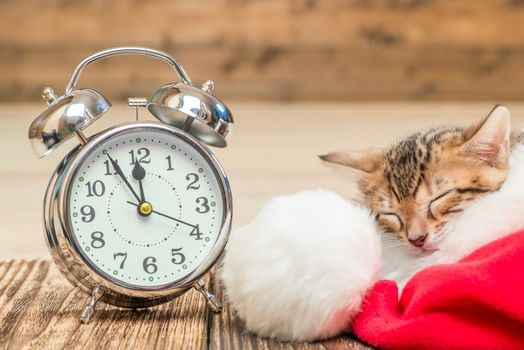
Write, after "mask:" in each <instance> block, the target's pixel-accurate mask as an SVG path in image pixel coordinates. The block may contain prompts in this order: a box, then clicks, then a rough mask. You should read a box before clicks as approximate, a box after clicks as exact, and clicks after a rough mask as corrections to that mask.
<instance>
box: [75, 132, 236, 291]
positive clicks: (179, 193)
mask: <svg viewBox="0 0 524 350" xmlns="http://www.w3.org/2000/svg"><path fill="white" fill-rule="evenodd" d="M220 176H222V175H221V173H220V172H219V171H218V170H217V169H216V168H215V167H214V166H213V165H212V163H211V161H210V159H209V156H208V155H207V154H203V153H201V152H200V151H198V150H197V149H196V148H194V147H193V146H191V144H190V143H189V142H187V141H185V140H183V139H182V138H180V137H177V136H176V135H174V134H172V133H170V132H168V131H165V130H163V129H161V128H158V129H154V128H146V129H144V128H142V129H138V128H137V129H135V130H133V129H131V130H129V129H127V130H125V131H122V132H120V133H117V134H116V135H114V136H112V137H111V138H110V139H107V140H105V141H102V142H101V143H100V144H99V145H97V146H96V147H95V148H93V150H92V151H91V152H90V153H89V154H88V155H87V156H85V157H83V160H82V161H81V163H80V165H79V166H78V168H77V170H76V171H75V173H74V175H73V178H72V180H71V182H70V183H71V186H70V187H69V192H68V193H69V194H68V204H67V205H68V208H67V216H68V218H69V220H70V226H71V231H72V232H71V234H72V236H73V240H74V242H75V244H76V246H77V247H76V248H77V250H78V251H79V252H80V254H81V255H82V257H83V258H84V260H86V261H87V262H88V263H89V265H90V266H91V267H92V269H94V270H95V271H96V272H97V273H98V274H99V275H102V276H103V277H105V278H106V279H109V280H111V281H113V282H115V283H117V284H120V285H123V286H126V287H131V288H140V289H157V288H161V287H162V286H164V285H168V284H172V283H173V282H176V281H178V280H180V279H182V278H184V277H185V276H187V275H189V274H190V273H191V272H193V271H194V270H195V269H196V268H197V267H198V266H199V265H200V264H201V263H202V262H203V261H204V259H205V258H206V257H207V256H208V255H209V254H210V252H211V250H212V248H213V245H214V243H215V241H216V240H217V238H218V236H219V234H220V232H221V229H222V225H223V221H224V212H225V210H226V209H225V199H224V190H223V187H222V182H221V178H220Z"/></svg>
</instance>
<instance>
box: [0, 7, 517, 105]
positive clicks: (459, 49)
mask: <svg viewBox="0 0 524 350" xmlns="http://www.w3.org/2000/svg"><path fill="white" fill-rule="evenodd" d="M119 45H144V46H151V47H154V48H158V49H161V50H166V51H168V52H169V53H172V54H173V55H175V56H176V57H177V58H178V59H179V60H180V61H181V63H182V64H183V66H184V67H185V68H186V70H187V71H188V73H189V74H190V76H191V78H192V80H193V81H194V82H195V83H201V82H202V81H204V80H205V79H208V78H212V79H214V80H215V81H216V82H217V95H219V96H220V97H222V98H224V99H227V100H278V101H288V100H316V101H321V100H347V101H358V100H461V101H464V100H490V101H491V100H522V99H523V97H524V69H523V66H524V1H523V0H478V1H475V0H454V1H450V0H331V1H317V0H177V1H172V0H171V1H170V0H140V1H111V0H93V1H73V0H4V1H1V2H0V47H1V49H0V76H1V77H2V78H1V79H0V101H14V100H17V101H35V100H38V98H39V95H40V89H41V87H42V86H44V85H52V86H53V87H54V88H55V89H56V90H57V91H58V92H61V91H62V90H63V89H64V87H65V85H66V83H67V81H68V79H69V77H70V74H71V72H72V70H73V68H74V67H75V66H76V64H77V63H78V62H79V61H80V60H81V59H82V58H83V57H84V56H86V55H88V54H90V53H92V52H94V51H97V50H99V49H103V48H107V47H111V46H119ZM88 73H89V74H84V75H83V76H82V78H81V80H80V82H81V84H80V85H83V86H91V87H95V88H97V89H99V90H101V91H102V92H103V93H104V94H106V95H108V97H112V98H115V97H116V98H122V99H123V98H126V97H127V96H130V95H139V96H140V95H148V94H149V93H151V92H152V91H153V89H154V88H156V87H158V86H159V85H161V84H163V83H167V82H170V81H173V80H175V78H176V77H175V76H174V75H173V74H172V73H171V71H170V69H169V68H168V66H167V65H165V64H164V63H162V62H155V61H154V60H147V59H143V58H134V57H132V58H122V57H120V58H114V59H112V60H110V61H108V60H106V61H103V62H98V63H97V64H95V65H94V66H92V67H90V69H89V70H88Z"/></svg>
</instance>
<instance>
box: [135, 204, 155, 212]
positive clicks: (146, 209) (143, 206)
mask: <svg viewBox="0 0 524 350" xmlns="http://www.w3.org/2000/svg"><path fill="white" fill-rule="evenodd" d="M138 210H140V213H141V214H142V215H149V214H151V212H152V211H153V206H152V205H151V203H149V202H144V203H142V204H140V206H139V207H138Z"/></svg>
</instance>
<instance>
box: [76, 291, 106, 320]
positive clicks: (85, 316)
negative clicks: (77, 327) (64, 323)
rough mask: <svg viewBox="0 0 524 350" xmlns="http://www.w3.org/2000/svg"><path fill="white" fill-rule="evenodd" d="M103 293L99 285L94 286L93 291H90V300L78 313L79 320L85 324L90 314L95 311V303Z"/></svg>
mask: <svg viewBox="0 0 524 350" xmlns="http://www.w3.org/2000/svg"><path fill="white" fill-rule="evenodd" d="M102 295H104V291H103V290H102V288H100V287H95V288H94V289H93V291H92V292H91V300H89V303H88V304H87V305H86V306H85V307H84V309H83V310H82V312H81V313H80V322H82V323H83V324H86V323H88V322H89V320H90V319H91V316H93V312H95V307H96V303H97V302H98V300H99V299H100V298H101V297H102Z"/></svg>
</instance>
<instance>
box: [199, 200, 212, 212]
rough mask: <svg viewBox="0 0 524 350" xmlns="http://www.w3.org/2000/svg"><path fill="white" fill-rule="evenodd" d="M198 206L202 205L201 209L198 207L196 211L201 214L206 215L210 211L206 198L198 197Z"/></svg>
mask: <svg viewBox="0 0 524 350" xmlns="http://www.w3.org/2000/svg"><path fill="white" fill-rule="evenodd" d="M196 202H197V204H200V207H196V211H197V212H199V213H200V214H205V213H207V212H208V211H209V209H210V208H209V204H208V203H209V201H208V199H207V198H206V197H198V198H197V199H196Z"/></svg>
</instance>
